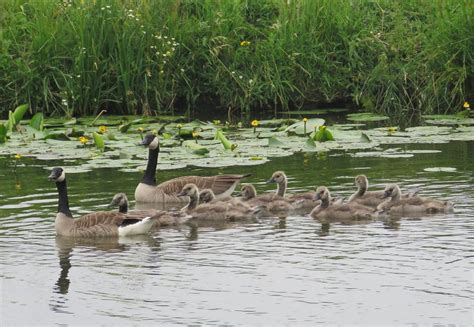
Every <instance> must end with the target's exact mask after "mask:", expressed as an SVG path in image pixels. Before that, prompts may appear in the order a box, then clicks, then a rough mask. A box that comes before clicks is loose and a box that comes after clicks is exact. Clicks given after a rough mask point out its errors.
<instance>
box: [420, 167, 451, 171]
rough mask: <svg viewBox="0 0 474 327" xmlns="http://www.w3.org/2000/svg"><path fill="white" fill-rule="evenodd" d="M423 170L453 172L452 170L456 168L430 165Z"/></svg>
mask: <svg viewBox="0 0 474 327" xmlns="http://www.w3.org/2000/svg"><path fill="white" fill-rule="evenodd" d="M423 170H424V171H427V172H454V171H456V168H453V167H431V168H425V169H423Z"/></svg>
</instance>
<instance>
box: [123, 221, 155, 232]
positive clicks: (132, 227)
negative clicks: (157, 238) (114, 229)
mask: <svg viewBox="0 0 474 327" xmlns="http://www.w3.org/2000/svg"><path fill="white" fill-rule="evenodd" d="M154 224H155V221H154V219H153V218H152V217H146V218H144V219H143V220H140V221H138V222H136V223H134V224H129V225H125V226H119V228H118V235H119V236H132V235H141V234H146V233H148V232H149V231H150V229H151V228H152V227H153V225H154Z"/></svg>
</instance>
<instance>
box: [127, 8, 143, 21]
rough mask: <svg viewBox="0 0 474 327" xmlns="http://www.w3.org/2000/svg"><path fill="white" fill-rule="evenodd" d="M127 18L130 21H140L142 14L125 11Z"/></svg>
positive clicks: (129, 10) (131, 10) (130, 10)
mask: <svg viewBox="0 0 474 327" xmlns="http://www.w3.org/2000/svg"><path fill="white" fill-rule="evenodd" d="M125 17H127V18H128V19H130V20H135V21H137V22H138V21H140V14H138V13H137V12H136V11H135V10H133V9H125Z"/></svg>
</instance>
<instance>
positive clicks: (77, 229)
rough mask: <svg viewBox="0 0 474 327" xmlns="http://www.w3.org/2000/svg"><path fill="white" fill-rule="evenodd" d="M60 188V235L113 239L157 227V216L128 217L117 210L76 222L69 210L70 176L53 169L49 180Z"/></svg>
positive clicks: (58, 224) (141, 232)
mask: <svg viewBox="0 0 474 327" xmlns="http://www.w3.org/2000/svg"><path fill="white" fill-rule="evenodd" d="M48 179H49V180H52V181H54V182H55V183H56V187H57V189H58V195H59V200H58V213H57V215H56V220H55V222H54V227H55V229H56V234H57V235H62V236H73V237H111V236H112V237H113V236H128V235H139V234H146V233H148V232H149V231H150V229H151V227H152V226H153V225H154V224H155V221H154V220H155V217H151V216H142V217H127V215H126V214H124V213H121V212H117V211H99V212H93V213H90V214H87V215H84V216H82V217H80V218H77V219H74V218H73V217H72V214H71V211H70V209H69V198H68V195H67V185H66V173H65V172H64V170H63V169H62V168H53V170H52V171H51V174H50V175H49V177H48Z"/></svg>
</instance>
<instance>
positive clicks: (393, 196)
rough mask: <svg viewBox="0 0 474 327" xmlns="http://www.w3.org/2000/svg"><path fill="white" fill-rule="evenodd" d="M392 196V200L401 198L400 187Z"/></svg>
mask: <svg viewBox="0 0 474 327" xmlns="http://www.w3.org/2000/svg"><path fill="white" fill-rule="evenodd" d="M391 198H392V201H398V200H400V198H401V196H400V189H398V190H396V191H395V193H394V194H392V196H391Z"/></svg>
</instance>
